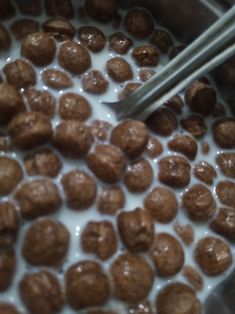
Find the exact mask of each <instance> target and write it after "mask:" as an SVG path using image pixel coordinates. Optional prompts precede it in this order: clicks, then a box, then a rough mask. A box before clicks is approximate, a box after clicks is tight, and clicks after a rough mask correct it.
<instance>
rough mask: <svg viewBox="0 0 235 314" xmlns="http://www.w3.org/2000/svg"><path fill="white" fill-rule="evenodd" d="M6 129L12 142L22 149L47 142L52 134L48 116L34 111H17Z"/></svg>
mask: <svg viewBox="0 0 235 314" xmlns="http://www.w3.org/2000/svg"><path fill="white" fill-rule="evenodd" d="M7 129H8V133H9V135H10V136H11V139H12V142H13V144H15V146H17V147H19V148H22V149H30V148H34V147H37V146H39V145H41V144H43V143H46V142H48V141H49V140H50V139H51V136H52V126H51V122H50V120H49V118H48V117H47V116H46V115H44V114H43V113H41V112H36V111H35V112H34V111H31V112H25V113H18V114H17V115H16V116H15V117H14V118H13V119H12V120H11V122H10V123H9V124H8V127H7Z"/></svg>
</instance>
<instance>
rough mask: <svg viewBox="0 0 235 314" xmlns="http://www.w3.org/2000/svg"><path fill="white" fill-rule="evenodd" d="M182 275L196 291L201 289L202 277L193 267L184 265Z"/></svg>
mask: <svg viewBox="0 0 235 314" xmlns="http://www.w3.org/2000/svg"><path fill="white" fill-rule="evenodd" d="M183 276H184V278H185V279H186V280H187V281H188V283H189V284H191V286H193V288H194V289H195V290H196V291H201V290H202V289H203V277H202V275H201V274H200V273H199V272H198V271H197V270H196V269H195V268H193V267H191V266H189V265H185V266H184V269H183Z"/></svg>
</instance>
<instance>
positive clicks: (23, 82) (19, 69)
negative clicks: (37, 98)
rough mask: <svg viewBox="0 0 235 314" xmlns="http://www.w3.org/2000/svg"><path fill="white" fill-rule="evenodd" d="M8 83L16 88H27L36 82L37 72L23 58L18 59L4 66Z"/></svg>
mask: <svg viewBox="0 0 235 314" xmlns="http://www.w3.org/2000/svg"><path fill="white" fill-rule="evenodd" d="M2 70H3V73H4V74H5V78H6V81H7V83H8V84H11V85H13V86H15V87H16V88H27V87H31V86H34V85H35V84H36V81H37V78H36V72H35V70H34V68H33V67H32V65H31V64H30V63H29V62H27V61H24V60H23V59H17V60H15V61H13V62H10V63H8V64H6V65H5V66H4V67H3V69H2Z"/></svg>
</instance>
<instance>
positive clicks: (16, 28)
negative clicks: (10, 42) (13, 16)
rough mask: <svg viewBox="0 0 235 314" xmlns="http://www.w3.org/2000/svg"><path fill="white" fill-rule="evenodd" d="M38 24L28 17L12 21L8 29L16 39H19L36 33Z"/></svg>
mask: <svg viewBox="0 0 235 314" xmlns="http://www.w3.org/2000/svg"><path fill="white" fill-rule="evenodd" d="M39 27H40V24H39V23H38V22H37V21H34V20H32V19H28V18H22V19H18V20H16V21H15V22H13V23H12V25H11V27H10V29H11V32H12V34H13V35H14V37H15V39H16V40H21V39H23V38H24V37H26V36H28V35H30V34H33V33H37V32H38V31H39Z"/></svg>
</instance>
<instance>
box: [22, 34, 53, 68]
mask: <svg viewBox="0 0 235 314" xmlns="http://www.w3.org/2000/svg"><path fill="white" fill-rule="evenodd" d="M55 53H56V45H55V42H54V40H53V38H52V37H51V36H50V35H48V34H47V33H43V32H37V33H33V34H30V35H28V36H27V37H25V38H24V39H23V40H22V43H21V55H22V56H24V57H25V58H27V59H29V60H30V61H31V62H32V63H33V64H34V65H36V66H45V65H48V64H50V63H51V62H52V61H53V59H54V57H55Z"/></svg>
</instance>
